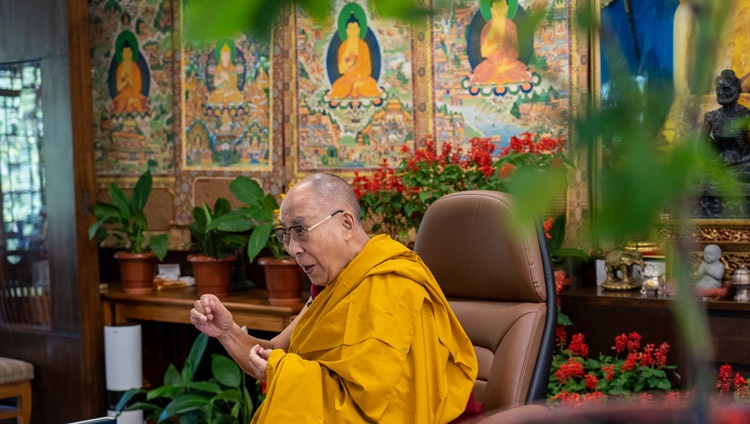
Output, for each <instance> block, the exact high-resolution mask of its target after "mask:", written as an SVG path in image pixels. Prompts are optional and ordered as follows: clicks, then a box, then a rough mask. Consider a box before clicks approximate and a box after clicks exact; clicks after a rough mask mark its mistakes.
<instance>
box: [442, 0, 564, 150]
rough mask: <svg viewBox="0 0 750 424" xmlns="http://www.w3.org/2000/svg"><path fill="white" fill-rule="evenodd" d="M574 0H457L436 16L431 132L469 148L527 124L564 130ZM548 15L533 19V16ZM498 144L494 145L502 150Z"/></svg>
mask: <svg viewBox="0 0 750 424" xmlns="http://www.w3.org/2000/svg"><path fill="white" fill-rule="evenodd" d="M570 10H571V0H566V1H560V0H456V1H455V2H453V5H452V6H451V7H449V8H447V9H446V10H444V11H442V12H441V13H439V14H437V15H436V16H435V17H434V19H433V28H432V33H433V39H434V41H433V45H434V47H433V48H434V53H433V75H434V86H433V90H432V91H433V95H434V99H435V109H436V110H435V114H434V116H435V118H434V136H435V141H436V143H437V144H438V145H439V144H441V143H444V142H450V143H452V144H453V145H454V146H457V145H458V146H461V147H462V148H463V149H464V150H468V149H469V147H470V145H469V140H470V139H471V138H474V137H483V138H490V139H491V140H492V141H493V143H494V144H495V145H496V146H498V147H505V146H507V145H508V143H509V141H510V138H511V137H513V136H517V135H519V134H521V133H523V132H527V131H528V132H532V133H537V134H546V135H549V136H554V137H561V136H566V134H567V130H568V128H567V123H566V119H565V116H566V114H567V113H568V111H569V110H570V108H571V103H570V102H571V100H570V93H571V85H572V78H573V77H572V75H571V67H572V62H571V58H572V54H571V31H572V29H571V28H570V27H569V22H570V12H569V11H570ZM534 15H540V16H544V18H542V19H540V20H538V22H537V23H536V25H534V24H532V23H531V21H533V20H534V19H532V16H534ZM500 150H501V149H499V148H498V149H496V151H500Z"/></svg>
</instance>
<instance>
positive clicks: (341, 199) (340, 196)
mask: <svg viewBox="0 0 750 424" xmlns="http://www.w3.org/2000/svg"><path fill="white" fill-rule="evenodd" d="M304 185H309V189H310V191H311V192H312V193H314V194H315V195H316V197H317V198H319V199H325V202H326V203H327V204H329V205H331V206H333V207H334V208H339V209H345V210H348V211H350V212H351V213H352V215H354V218H355V219H356V221H357V224H361V222H360V219H359V214H360V209H359V201H358V200H357V196H356V195H355V194H354V190H353V189H352V186H351V185H349V183H348V182H346V180H345V179H343V178H341V177H339V176H338V175H333V174H312V175H309V176H307V177H305V178H304V179H303V180H302V181H300V182H299V183H297V184H296V185H295V186H294V187H293V188H292V190H293V189H294V188H296V187H297V186H304Z"/></svg>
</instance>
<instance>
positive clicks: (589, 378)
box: [583, 373, 599, 390]
mask: <svg viewBox="0 0 750 424" xmlns="http://www.w3.org/2000/svg"><path fill="white" fill-rule="evenodd" d="M583 379H584V381H585V382H586V388H587V389H589V390H594V389H596V386H598V385H599V379H597V378H596V376H595V375H594V374H591V373H588V374H586V375H585V376H584V377H583Z"/></svg>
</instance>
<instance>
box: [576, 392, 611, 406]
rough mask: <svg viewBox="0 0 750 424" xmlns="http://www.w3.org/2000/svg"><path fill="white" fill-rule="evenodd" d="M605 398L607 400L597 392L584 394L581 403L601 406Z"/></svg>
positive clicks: (602, 394)
mask: <svg viewBox="0 0 750 424" xmlns="http://www.w3.org/2000/svg"><path fill="white" fill-rule="evenodd" d="M606 398H607V395H605V394H604V393H602V392H600V391H598V390H597V391H595V392H591V393H585V394H584V395H583V399H582V403H585V404H594V405H597V404H602V403H604V400H605V399H606Z"/></svg>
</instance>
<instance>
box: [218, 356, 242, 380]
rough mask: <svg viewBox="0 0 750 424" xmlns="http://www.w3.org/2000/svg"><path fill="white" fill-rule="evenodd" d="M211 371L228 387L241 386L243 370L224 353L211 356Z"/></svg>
mask: <svg viewBox="0 0 750 424" xmlns="http://www.w3.org/2000/svg"><path fill="white" fill-rule="evenodd" d="M211 372H212V373H213V375H214V377H216V379H217V380H218V381H219V383H221V384H223V385H225V386H228V387H235V388H237V387H239V386H240V381H241V377H242V371H241V370H240V367H239V366H237V364H236V363H235V362H234V361H233V360H231V359H229V358H227V357H226V356H223V355H216V354H214V355H212V356H211Z"/></svg>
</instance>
